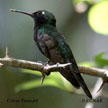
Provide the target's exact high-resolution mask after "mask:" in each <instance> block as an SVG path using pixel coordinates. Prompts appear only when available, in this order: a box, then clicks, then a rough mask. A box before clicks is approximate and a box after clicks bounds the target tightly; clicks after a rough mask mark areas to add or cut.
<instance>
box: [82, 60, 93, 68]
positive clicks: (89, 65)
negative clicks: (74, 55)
mask: <svg viewBox="0 0 108 108" xmlns="http://www.w3.org/2000/svg"><path fill="white" fill-rule="evenodd" d="M80 65H81V66H86V67H94V64H93V62H89V61H88V62H82V63H80Z"/></svg>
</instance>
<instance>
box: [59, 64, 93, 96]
mask: <svg viewBox="0 0 108 108" xmlns="http://www.w3.org/2000/svg"><path fill="white" fill-rule="evenodd" d="M74 66H75V67H73V65H71V66H70V68H68V69H67V70H61V71H60V73H61V74H62V75H63V76H64V77H65V78H66V79H67V80H68V81H69V82H70V83H71V84H72V85H73V86H74V87H76V88H79V87H80V86H81V87H82V88H83V90H84V92H85V93H86V95H87V96H88V97H89V98H92V95H91V93H90V91H89V89H88V87H87V85H86V84H85V81H84V80H83V78H82V76H81V74H80V73H79V70H78V67H77V65H74Z"/></svg>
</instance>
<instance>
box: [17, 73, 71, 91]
mask: <svg viewBox="0 0 108 108" xmlns="http://www.w3.org/2000/svg"><path fill="white" fill-rule="evenodd" d="M31 73H32V72H31ZM43 86H54V87H57V88H60V89H63V90H66V91H71V90H72V86H71V84H70V83H69V82H68V81H67V80H65V79H64V78H63V77H62V76H61V75H60V73H59V72H55V73H51V75H50V76H48V77H46V78H45V80H44V82H43V85H42V86H41V79H36V80H32V81H27V82H24V83H22V84H19V85H17V86H16V87H15V92H20V91H22V90H29V89H33V88H36V87H43Z"/></svg>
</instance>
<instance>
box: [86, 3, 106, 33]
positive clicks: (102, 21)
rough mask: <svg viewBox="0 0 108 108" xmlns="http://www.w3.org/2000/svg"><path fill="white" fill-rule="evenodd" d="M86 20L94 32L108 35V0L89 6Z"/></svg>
mask: <svg viewBox="0 0 108 108" xmlns="http://www.w3.org/2000/svg"><path fill="white" fill-rule="evenodd" d="M88 22H89V24H90V26H91V28H92V29H93V30H94V31H95V32H97V33H100V34H104V35H108V1H102V2H99V3H96V4H95V5H94V6H92V7H91V8H90V10H89V13H88Z"/></svg>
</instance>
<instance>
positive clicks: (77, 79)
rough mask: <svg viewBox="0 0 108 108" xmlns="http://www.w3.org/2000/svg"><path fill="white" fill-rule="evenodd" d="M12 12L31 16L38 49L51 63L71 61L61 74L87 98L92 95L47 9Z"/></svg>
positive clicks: (52, 16) (54, 19) (53, 17)
mask: <svg viewBox="0 0 108 108" xmlns="http://www.w3.org/2000/svg"><path fill="white" fill-rule="evenodd" d="M11 11H13V12H18V13H23V14H26V15H29V16H31V17H32V18H33V19H34V23H35V25H34V41H35V42H36V45H37V46H38V48H39V50H40V51H41V53H42V54H43V55H45V56H46V57H47V58H48V59H49V60H50V61H51V62H52V63H53V64H56V63H60V64H65V63H71V65H70V66H69V67H68V68H67V69H65V70H64V69H61V70H60V73H61V75H62V76H63V77H64V78H66V79H67V80H68V81H69V82H70V83H71V84H72V85H73V86H74V87H76V88H80V86H81V87H82V89H83V90H84V92H85V93H86V95H87V96H88V97H89V98H92V95H91V93H90V91H89V89H88V87H87V85H86V84H85V81H84V80H83V78H82V76H81V74H80V72H79V69H78V66H77V64H76V61H75V59H74V56H73V54H72V51H71V49H70V47H69V45H68V44H67V43H66V41H65V39H64V37H63V35H62V34H61V33H59V32H58V30H57V28H56V18H55V16H54V15H53V14H52V13H51V12H49V11H47V10H39V11H36V12H34V13H27V12H23V11H17V10H13V9H12V10H11Z"/></svg>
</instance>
